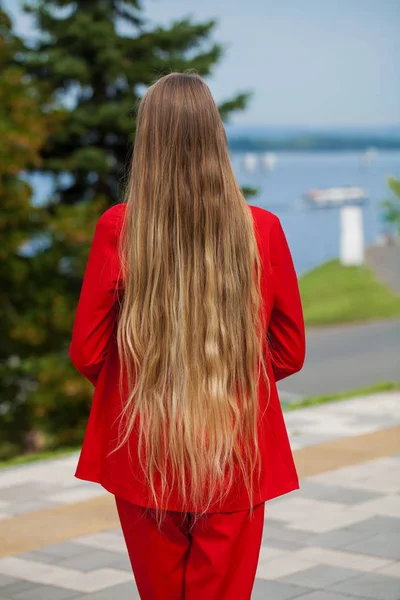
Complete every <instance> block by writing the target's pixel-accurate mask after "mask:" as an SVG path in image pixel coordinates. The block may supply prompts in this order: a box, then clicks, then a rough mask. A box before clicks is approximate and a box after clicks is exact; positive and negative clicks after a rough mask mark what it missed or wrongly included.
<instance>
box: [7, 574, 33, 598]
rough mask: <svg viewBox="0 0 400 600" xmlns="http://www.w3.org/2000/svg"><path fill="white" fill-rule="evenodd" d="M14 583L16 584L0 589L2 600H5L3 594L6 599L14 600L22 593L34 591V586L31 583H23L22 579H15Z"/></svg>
mask: <svg viewBox="0 0 400 600" xmlns="http://www.w3.org/2000/svg"><path fill="white" fill-rule="evenodd" d="M14 581H15V583H10V585H6V586H4V587H3V588H0V600H3V594H4V596H5V597H6V598H13V597H14V596H16V595H17V594H20V593H21V592H26V591H27V590H30V589H32V585H33V584H32V583H31V582H30V581H22V580H21V579H15V580H14Z"/></svg>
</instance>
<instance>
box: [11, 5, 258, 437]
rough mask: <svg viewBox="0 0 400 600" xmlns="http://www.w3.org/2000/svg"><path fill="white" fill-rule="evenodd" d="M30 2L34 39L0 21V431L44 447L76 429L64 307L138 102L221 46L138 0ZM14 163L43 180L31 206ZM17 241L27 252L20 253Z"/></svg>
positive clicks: (111, 187) (77, 382)
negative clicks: (1, 305)
mask: <svg viewBox="0 0 400 600" xmlns="http://www.w3.org/2000/svg"><path fill="white" fill-rule="evenodd" d="M26 10H27V11H28V12H29V13H30V15H31V16H32V18H33V20H34V23H35V29H36V31H35V36H34V38H32V40H27V41H26V43H25V45H23V44H22V43H21V42H20V41H19V40H17V39H16V38H15V36H13V35H12V33H11V29H10V25H9V22H8V21H7V19H6V17H5V15H4V17H3V21H2V23H3V25H2V30H1V44H2V48H0V55H2V59H1V60H2V61H3V64H2V65H1V66H3V67H5V68H6V72H5V73H4V71H3V73H2V75H0V77H2V80H1V81H0V89H1V92H0V93H1V94H2V95H3V96H4V98H1V99H0V100H2V102H0V104H3V108H2V109H1V110H2V111H3V113H4V114H0V117H3V118H0V121H1V122H0V128H1V130H0V134H2V139H3V140H5V144H4V145H3V146H2V148H1V149H0V152H2V153H3V154H4V155H5V156H6V162H5V163H3V164H4V166H3V167H0V168H3V169H4V175H3V172H2V171H1V172H0V194H1V202H2V206H4V207H5V211H4V217H3V216H2V217H1V221H0V227H1V230H2V232H3V231H4V232H5V234H6V236H7V238H6V239H7V242H6V244H4V248H1V249H0V252H3V254H2V258H3V259H5V260H4V262H3V264H5V265H6V266H5V267H3V268H2V269H3V270H2V272H1V278H2V279H1V286H2V289H5V290H11V295H10V298H11V300H8V299H7V300H6V302H5V306H6V308H5V309H4V310H5V311H6V312H7V315H6V319H5V320H6V330H7V332H6V335H5V337H4V339H3V340H2V341H1V344H2V347H1V352H2V359H3V362H2V365H3V366H2V367H1V368H2V369H4V373H2V374H1V377H2V387H3V392H4V393H3V399H4V400H3V405H4V406H3V409H2V410H1V413H2V416H1V415H0V427H3V429H4V427H5V426H6V427H7V428H8V431H12V427H11V425H13V426H14V429H15V428H17V429H18V431H20V432H21V435H19V436H17V437H18V441H17V444H20V443H22V441H20V440H23V439H26V438H27V434H29V435H28V439H33V440H34V442H33V444H34V443H35V440H36V439H37V436H36V437H35V435H36V434H37V432H38V431H39V432H40V433H41V434H43V440H44V442H43V443H45V444H46V445H60V444H65V445H69V444H75V443H77V442H79V441H80V440H81V438H82V433H83V430H84V427H85V424H86V419H87V415H88V411H89V406H90V400H91V394H92V389H91V386H90V385H89V384H87V383H86V382H85V381H84V380H83V379H82V378H81V377H80V376H78V375H77V374H76V373H75V372H74V370H73V368H72V366H71V364H70V361H69V359H68V352H67V350H68V344H69V341H70V335H71V328H72V322H73V316H74V310H75V307H76V303H77V300H78V295H79V290H80V285H81V279H82V275H83V271H84V267H85V264H86V260H87V255H88V250H89V246H90V242H91V239H92V235H93V231H94V226H95V222H96V220H97V218H98V216H99V215H100V213H101V212H102V211H103V210H105V209H106V208H107V207H108V206H110V205H112V204H114V203H116V202H118V201H119V200H120V199H121V195H122V191H123V187H124V173H125V166H126V164H127V160H129V155H130V151H131V146H132V141H133V138H134V133H135V108H136V106H137V103H138V101H139V99H140V97H141V95H142V94H143V91H144V90H145V89H146V87H147V86H148V85H149V84H151V83H152V82H153V81H154V80H155V79H156V78H157V77H158V76H160V75H162V74H165V73H167V72H170V71H184V70H188V69H195V70H196V71H197V72H198V73H200V74H201V75H204V76H207V75H209V74H211V72H212V70H213V68H214V66H215V65H216V64H217V63H218V61H219V60H220V59H221V57H222V54H223V52H222V48H221V46H220V45H219V44H217V43H214V42H213V41H212V34H213V30H214V27H215V23H214V21H212V20H210V21H207V22H204V23H196V22H193V21H192V20H189V19H183V20H179V21H176V22H174V23H173V24H172V25H171V26H170V27H161V26H154V25H152V24H149V23H147V22H146V21H145V19H144V17H143V12H142V5H141V3H140V2H139V0H125V1H123V0H80V1H79V2H76V1H72V0H33V1H30V2H28V3H27V6H26ZM4 23H7V24H6V25H4ZM3 48H5V49H6V52H5V53H1V49H3ZM5 80H7V81H5ZM4 100H5V103H4ZM246 100H247V94H244V93H240V94H238V95H237V96H236V97H235V98H231V99H227V100H226V101H225V102H223V103H222V105H221V107H220V110H221V114H222V115H223V116H224V118H227V117H228V116H229V114H230V113H231V112H232V111H233V110H235V109H242V108H243V107H244V106H245V103H246ZM0 158H1V157H0ZM0 162H1V161H0ZM22 171H24V172H26V171H28V172H33V171H39V172H42V173H45V174H46V175H50V176H51V177H52V181H53V191H52V193H51V196H50V197H49V198H47V199H46V201H45V202H43V203H42V204H41V205H40V206H33V205H32V202H31V190H30V189H29V186H28V185H27V184H26V183H24V181H23V180H22V178H21V176H20V173H21V172H22ZM10 224H11V225H12V228H11V227H10ZM11 229H12V231H11ZM40 241H42V242H43V243H41V244H40V243H39V242H40ZM27 243H30V252H28V253H21V251H20V250H21V247H22V246H23V245H24V244H25V245H26V244H27ZM3 284H4V285H3ZM2 316H4V315H2ZM10 357H14V358H11V359H10ZM10 365H11V366H10ZM10 373H12V377H11V376H10ZM6 388H7V391H5V389H6ZM22 414H23V415H24V417H23V418H22V417H21V415H22ZM32 432H34V434H33V433H32ZM29 436H30V437H29ZM12 437H13V440H15V439H16V437H15V435H14V434H13V436H12Z"/></svg>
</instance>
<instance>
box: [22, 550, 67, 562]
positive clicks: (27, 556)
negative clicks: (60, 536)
mask: <svg viewBox="0 0 400 600" xmlns="http://www.w3.org/2000/svg"><path fill="white" fill-rule="evenodd" d="M18 558H23V559H24V560H33V561H34V562H39V563H46V564H48V565H54V564H56V563H57V564H60V562H59V561H60V557H59V556H58V555H57V554H50V553H46V552H42V551H41V550H34V551H33V552H24V553H23V554H18Z"/></svg>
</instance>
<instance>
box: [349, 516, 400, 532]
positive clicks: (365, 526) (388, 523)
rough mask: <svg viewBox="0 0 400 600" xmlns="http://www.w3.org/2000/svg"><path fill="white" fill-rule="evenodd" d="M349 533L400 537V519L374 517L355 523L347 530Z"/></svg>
mask: <svg viewBox="0 0 400 600" xmlns="http://www.w3.org/2000/svg"><path fill="white" fill-rule="evenodd" d="M346 529H347V531H351V532H354V533H361V534H362V533H365V534H368V535H370V536H371V535H373V534H375V533H383V532H388V533H397V534H399V535H400V519H396V518H394V517H384V516H381V515H379V516H374V517H371V518H369V519H364V520H362V521H359V522H358V523H354V524H353V525H350V526H349V527H347V528H346Z"/></svg>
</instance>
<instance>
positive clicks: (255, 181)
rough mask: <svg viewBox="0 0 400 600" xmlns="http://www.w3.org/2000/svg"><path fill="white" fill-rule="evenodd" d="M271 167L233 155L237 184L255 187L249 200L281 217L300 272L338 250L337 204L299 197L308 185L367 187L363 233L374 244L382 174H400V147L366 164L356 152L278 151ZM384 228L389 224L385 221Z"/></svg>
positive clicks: (380, 224) (381, 226)
mask: <svg viewBox="0 0 400 600" xmlns="http://www.w3.org/2000/svg"><path fill="white" fill-rule="evenodd" d="M276 157H277V163H276V166H275V168H274V170H273V171H270V172H265V171H263V170H262V168H260V169H257V170H256V171H254V172H246V171H245V169H244V168H243V164H242V163H243V160H242V159H243V157H242V156H240V155H238V154H233V155H232V164H233V166H234V169H235V173H236V177H237V179H238V181H239V183H240V184H241V185H249V186H252V187H256V188H258V190H259V194H258V196H257V197H253V198H250V199H249V202H250V204H255V205H257V206H261V207H262V208H266V209H268V210H270V211H272V212H274V213H275V214H277V215H278V217H279V218H280V220H281V223H282V226H283V228H284V230H285V233H286V236H287V239H288V242H289V245H290V248H291V251H292V255H293V259H294V263H295V266H296V270H297V272H298V273H303V272H304V271H307V270H309V269H311V268H313V267H315V266H317V265H319V264H321V263H323V262H325V261H327V260H330V259H333V258H336V257H337V256H338V255H339V215H340V209H339V208H329V209H313V208H310V207H308V206H307V204H306V203H305V202H304V200H303V196H304V194H305V193H306V192H307V190H308V189H310V188H315V187H317V188H318V187H331V186H343V185H358V186H362V187H364V188H365V189H366V191H367V194H368V195H369V201H368V203H367V204H366V205H365V206H364V207H363V221H364V236H365V242H366V244H372V243H373V242H374V241H376V239H377V238H378V236H379V235H380V234H382V233H383V231H384V230H385V225H384V223H383V220H382V211H381V208H380V203H381V201H382V200H383V199H384V198H387V197H388V196H389V195H390V194H389V191H388V188H387V185H386V181H385V178H386V177H387V176H388V175H394V176H397V177H400V152H383V151H382V152H379V154H378V155H377V156H376V158H375V160H374V161H373V162H372V163H371V164H369V165H366V164H364V162H363V160H362V154H361V153H358V152H346V153H339V152H334V153H333V152H332V153H330V152H324V153H289V152H287V153H277V154H276ZM386 229H387V227H386Z"/></svg>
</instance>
